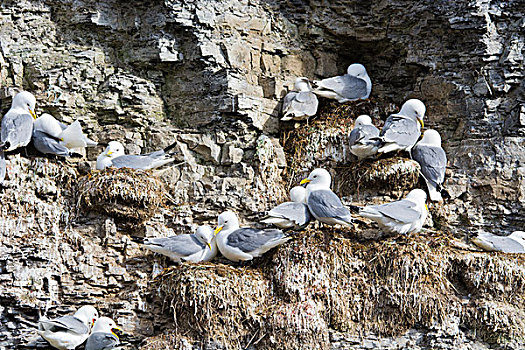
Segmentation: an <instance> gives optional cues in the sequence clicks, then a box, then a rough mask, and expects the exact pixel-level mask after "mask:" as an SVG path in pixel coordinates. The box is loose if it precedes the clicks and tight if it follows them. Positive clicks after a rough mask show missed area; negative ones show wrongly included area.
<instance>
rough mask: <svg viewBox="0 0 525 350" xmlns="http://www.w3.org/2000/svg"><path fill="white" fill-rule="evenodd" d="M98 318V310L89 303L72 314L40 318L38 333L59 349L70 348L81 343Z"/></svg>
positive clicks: (67, 349) (68, 349) (66, 349)
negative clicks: (48, 318)
mask: <svg viewBox="0 0 525 350" xmlns="http://www.w3.org/2000/svg"><path fill="white" fill-rule="evenodd" d="M97 318H98V311H97V310H96V309H95V308H94V307H93V306H91V305H85V306H82V307H81V308H80V309H78V310H77V312H75V314H74V315H73V316H62V317H59V318H55V319H53V320H46V319H41V320H40V321H39V322H38V331H37V332H38V334H39V335H40V336H41V337H42V338H44V339H45V340H47V341H48V342H49V344H51V346H53V347H54V348H56V349H59V350H71V349H75V348H76V347H77V346H79V345H80V344H82V343H83V342H84V341H85V340H86V339H87V337H88V336H89V332H90V330H91V327H92V326H93V324H94V323H95V321H96V320H97Z"/></svg>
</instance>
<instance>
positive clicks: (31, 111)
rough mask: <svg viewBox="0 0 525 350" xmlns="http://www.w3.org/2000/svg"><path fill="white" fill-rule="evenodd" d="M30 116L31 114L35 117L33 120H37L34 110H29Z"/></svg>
mask: <svg viewBox="0 0 525 350" xmlns="http://www.w3.org/2000/svg"><path fill="white" fill-rule="evenodd" d="M29 114H31V116H32V117H33V119H36V113H35V112H33V110H32V109H31V108H29Z"/></svg>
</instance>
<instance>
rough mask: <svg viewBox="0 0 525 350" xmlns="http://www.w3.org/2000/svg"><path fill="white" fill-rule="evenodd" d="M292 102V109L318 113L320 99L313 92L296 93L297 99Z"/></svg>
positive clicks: (312, 113) (305, 112) (306, 112)
mask: <svg viewBox="0 0 525 350" xmlns="http://www.w3.org/2000/svg"><path fill="white" fill-rule="evenodd" d="M291 104H292V109H293V110H295V111H299V112H303V113H304V114H306V115H314V114H315V113H317V107H318V106H319V100H318V99H317V96H316V95H315V94H314V93H313V92H310V91H301V92H299V93H297V95H295V99H294V100H292V102H291Z"/></svg>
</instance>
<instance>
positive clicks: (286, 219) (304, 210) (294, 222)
mask: <svg viewBox="0 0 525 350" xmlns="http://www.w3.org/2000/svg"><path fill="white" fill-rule="evenodd" d="M290 199H291V200H292V201H291V202H285V203H281V204H279V205H278V206H276V207H275V208H273V209H272V210H270V211H269V212H268V215H267V217H266V218H264V219H263V220H261V222H264V223H265V224H274V225H275V226H277V227H279V228H282V229H295V230H299V229H302V228H305V227H306V225H308V223H309V222H310V211H309V210H308V206H307V205H306V189H305V188H304V187H302V186H295V187H294V188H292V189H291V190H290Z"/></svg>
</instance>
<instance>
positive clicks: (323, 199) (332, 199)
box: [308, 190, 351, 219]
mask: <svg viewBox="0 0 525 350" xmlns="http://www.w3.org/2000/svg"><path fill="white" fill-rule="evenodd" d="M308 209H310V212H311V213H312V214H314V216H316V217H319V218H341V219H342V218H348V217H351V214H350V211H349V210H348V209H347V208H346V207H345V206H344V205H343V203H341V200H340V199H339V197H337V195H336V194H335V193H333V192H332V191H330V190H317V191H313V192H312V193H310V195H309V196H308Z"/></svg>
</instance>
